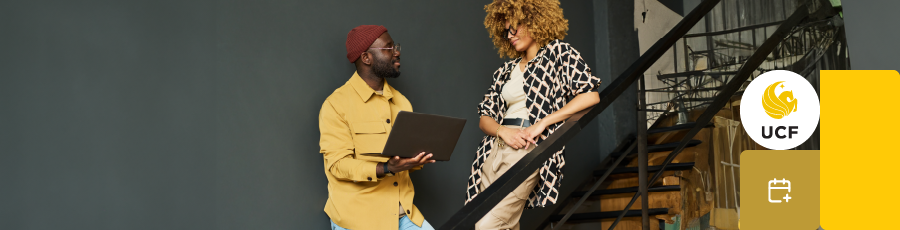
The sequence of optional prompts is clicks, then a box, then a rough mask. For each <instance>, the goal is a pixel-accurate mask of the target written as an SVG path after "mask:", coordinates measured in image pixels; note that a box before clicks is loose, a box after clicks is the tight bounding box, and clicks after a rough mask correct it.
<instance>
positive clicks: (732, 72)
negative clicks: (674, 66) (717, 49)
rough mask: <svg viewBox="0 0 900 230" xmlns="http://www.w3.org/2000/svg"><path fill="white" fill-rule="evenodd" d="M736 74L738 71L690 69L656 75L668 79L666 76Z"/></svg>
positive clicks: (658, 77)
mask: <svg viewBox="0 0 900 230" xmlns="http://www.w3.org/2000/svg"><path fill="white" fill-rule="evenodd" d="M735 74H737V71H722V72H714V71H706V70H700V71H688V72H681V73H670V74H661V75H658V76H656V78H657V79H660V80H662V79H666V78H676V77H690V76H706V75H709V76H721V75H735Z"/></svg>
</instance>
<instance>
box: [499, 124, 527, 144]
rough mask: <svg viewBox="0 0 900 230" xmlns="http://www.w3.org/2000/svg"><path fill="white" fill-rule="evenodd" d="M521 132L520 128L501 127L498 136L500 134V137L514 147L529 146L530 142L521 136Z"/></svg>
mask: <svg viewBox="0 0 900 230" xmlns="http://www.w3.org/2000/svg"><path fill="white" fill-rule="evenodd" d="M519 132H520V130H518V129H511V128H507V127H501V128H500V131H499V133H498V135H497V136H500V139H503V142H504V143H506V145H509V147H512V148H513V149H520V148H523V147H528V142H526V141H525V139H522V138H521V137H520V136H519Z"/></svg>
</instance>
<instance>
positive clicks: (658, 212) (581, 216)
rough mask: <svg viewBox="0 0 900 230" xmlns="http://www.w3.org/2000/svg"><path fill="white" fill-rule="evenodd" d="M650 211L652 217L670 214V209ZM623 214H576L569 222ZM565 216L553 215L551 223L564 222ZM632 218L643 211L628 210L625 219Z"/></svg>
mask: <svg viewBox="0 0 900 230" xmlns="http://www.w3.org/2000/svg"><path fill="white" fill-rule="evenodd" d="M649 211H650V215H651V216H653V215H663V214H669V209H668V208H651V209H649ZM621 213H622V211H621V210H620V211H611V212H586V213H575V214H572V216H570V217H569V220H573V221H577V220H599V219H610V218H616V217H619V214H621ZM563 216H565V215H553V216H550V221H559V220H562V218H563ZM632 216H641V210H640V209H636V210H628V212H626V213H625V217H632Z"/></svg>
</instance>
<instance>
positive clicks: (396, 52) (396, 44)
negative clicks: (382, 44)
mask: <svg viewBox="0 0 900 230" xmlns="http://www.w3.org/2000/svg"><path fill="white" fill-rule="evenodd" d="M369 49H376V50H391V49H392V50H393V52H394V54H399V53H400V43H394V47H391V48H371V47H370V48H369Z"/></svg>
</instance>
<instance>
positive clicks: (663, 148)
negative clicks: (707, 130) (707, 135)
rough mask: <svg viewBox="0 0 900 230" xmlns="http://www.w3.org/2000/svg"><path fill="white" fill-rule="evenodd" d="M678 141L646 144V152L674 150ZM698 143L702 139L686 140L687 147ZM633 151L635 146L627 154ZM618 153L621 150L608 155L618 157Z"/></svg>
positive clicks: (634, 151)
mask: <svg viewBox="0 0 900 230" xmlns="http://www.w3.org/2000/svg"><path fill="white" fill-rule="evenodd" d="M678 143H679V142H672V143H665V144H659V145H649V146H647V152H648V153H655V152H662V151H672V150H675V147H678ZM700 143H703V141H700V140H690V141H688V145H687V147H694V146H697V145H699V144H700ZM635 153H637V148H634V150H632V151H631V153H629V155H630V154H635ZM619 155H622V152H613V153H610V154H609V157H613V158H615V157H619Z"/></svg>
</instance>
